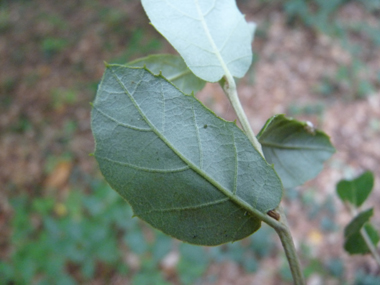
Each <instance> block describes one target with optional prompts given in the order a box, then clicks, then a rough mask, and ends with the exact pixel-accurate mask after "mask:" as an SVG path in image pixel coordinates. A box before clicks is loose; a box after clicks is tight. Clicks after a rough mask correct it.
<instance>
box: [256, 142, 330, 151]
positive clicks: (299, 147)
mask: <svg viewBox="0 0 380 285" xmlns="http://www.w3.org/2000/svg"><path fill="white" fill-rule="evenodd" d="M260 143H261V145H262V146H266V147H273V148H278V149H290V150H321V151H326V152H331V151H332V150H331V149H328V148H321V147H310V146H297V145H295V146H291V145H285V144H277V143H271V142H265V141H262V140H260Z"/></svg>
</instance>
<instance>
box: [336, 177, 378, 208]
mask: <svg viewBox="0 0 380 285" xmlns="http://www.w3.org/2000/svg"><path fill="white" fill-rule="evenodd" d="M374 183H375V177H374V175H373V173H372V172H371V171H366V172H364V173H363V174H362V175H360V176H359V177H357V178H355V179H353V180H341V181H339V183H338V184H337V186H336V190H337V193H338V196H339V198H340V199H341V200H342V201H348V202H350V203H351V204H352V205H354V206H356V207H360V206H361V205H362V204H363V203H364V201H365V200H366V199H367V198H368V196H369V194H370V193H371V192H372V189H373V185H374Z"/></svg>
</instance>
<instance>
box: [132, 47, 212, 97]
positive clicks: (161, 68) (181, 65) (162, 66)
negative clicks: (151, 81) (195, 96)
mask: <svg viewBox="0 0 380 285" xmlns="http://www.w3.org/2000/svg"><path fill="white" fill-rule="evenodd" d="M127 66H135V67H144V66H146V68H147V69H149V70H150V71H151V72H152V73H153V74H155V75H159V74H160V72H162V75H163V76H164V77H165V78H166V79H167V80H169V81H170V82H171V83H173V84H174V85H175V86H177V87H178V89H180V90H181V91H182V92H183V93H185V94H191V93H192V92H194V93H196V92H198V91H200V90H201V89H202V88H203V87H204V86H205V84H206V82H205V81H203V80H202V79H200V78H198V77H196V76H195V75H194V73H192V72H191V70H190V69H189V68H188V67H187V65H186V63H185V62H184V60H183V59H182V57H180V56H178V55H172V54H156V55H149V56H147V57H143V58H139V59H136V60H134V61H131V62H129V63H127Z"/></svg>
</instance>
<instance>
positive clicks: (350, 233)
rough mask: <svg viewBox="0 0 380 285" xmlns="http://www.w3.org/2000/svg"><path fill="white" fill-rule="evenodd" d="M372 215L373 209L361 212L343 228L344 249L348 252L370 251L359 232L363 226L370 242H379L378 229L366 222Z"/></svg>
mask: <svg viewBox="0 0 380 285" xmlns="http://www.w3.org/2000/svg"><path fill="white" fill-rule="evenodd" d="M372 215H373V209H369V210H367V211H364V212H361V213H360V214H359V215H357V216H356V217H355V218H354V219H353V220H352V221H351V222H350V223H349V224H348V225H347V226H346V228H345V229H344V237H345V242H344V249H345V250H346V251H347V252H348V253H349V254H366V253H369V252H370V250H369V248H368V246H367V244H366V242H365V241H364V239H363V237H362V235H361V233H360V230H361V229H362V227H363V226H364V229H365V230H366V232H367V234H368V236H369V238H370V240H371V241H372V243H373V244H374V245H375V246H376V245H377V243H378V242H379V240H380V236H379V233H378V231H377V230H376V229H375V228H374V227H373V226H372V225H371V224H370V223H369V222H368V221H369V219H370V218H371V216H372Z"/></svg>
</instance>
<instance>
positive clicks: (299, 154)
mask: <svg viewBox="0 0 380 285" xmlns="http://www.w3.org/2000/svg"><path fill="white" fill-rule="evenodd" d="M257 138H258V139H259V142H260V143H261V146H262V149H263V152H264V156H265V158H266V160H267V161H268V162H269V163H273V164H274V168H275V170H276V172H277V173H278V175H279V176H280V178H281V181H282V184H283V185H284V187H285V188H292V187H295V186H299V185H302V184H303V183H305V182H306V181H308V180H310V179H312V178H314V177H315V176H317V175H318V173H319V172H320V171H321V170H322V168H323V163H324V162H325V161H326V160H327V159H329V158H330V157H331V155H332V154H333V153H334V152H335V148H334V147H333V146H332V144H331V142H330V139H329V137H328V136H327V135H326V134H325V133H323V132H322V131H319V130H315V129H313V128H311V127H310V126H309V125H308V124H307V123H305V122H300V121H297V120H294V119H291V118H286V117H285V116H284V115H275V116H273V117H272V118H270V119H269V120H268V121H267V123H266V124H265V126H264V127H263V129H262V130H261V131H260V133H259V134H258V135H257Z"/></svg>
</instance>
